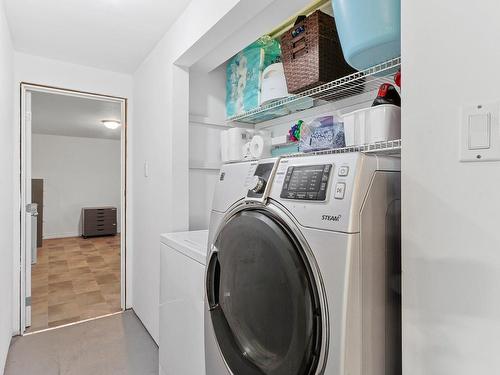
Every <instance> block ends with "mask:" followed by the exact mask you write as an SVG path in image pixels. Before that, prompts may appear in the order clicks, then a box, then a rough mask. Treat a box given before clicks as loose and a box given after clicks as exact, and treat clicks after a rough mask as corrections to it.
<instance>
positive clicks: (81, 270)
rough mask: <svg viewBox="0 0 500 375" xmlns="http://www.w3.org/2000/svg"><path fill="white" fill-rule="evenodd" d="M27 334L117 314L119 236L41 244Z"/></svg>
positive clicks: (70, 239) (118, 296)
mask: <svg viewBox="0 0 500 375" xmlns="http://www.w3.org/2000/svg"><path fill="white" fill-rule="evenodd" d="M31 275H32V280H31V294H32V313H31V315H32V321H31V327H30V328H29V330H28V332H33V331H39V330H42V329H46V328H50V327H57V326H60V325H63V324H68V323H72V322H77V321H80V320H85V319H89V318H95V317H98V316H102V315H106V314H109V313H113V312H117V311H120V309H121V307H120V236H119V235H117V236H111V237H95V238H88V239H83V238H81V237H72V238H61V239H51V240H44V241H43V247H41V248H39V249H38V261H37V263H36V264H35V265H33V266H32V272H31Z"/></svg>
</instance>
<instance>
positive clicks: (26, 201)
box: [21, 91, 38, 329]
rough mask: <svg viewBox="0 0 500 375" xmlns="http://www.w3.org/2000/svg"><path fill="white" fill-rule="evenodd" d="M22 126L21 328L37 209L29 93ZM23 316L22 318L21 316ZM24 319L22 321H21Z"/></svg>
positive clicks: (27, 317) (27, 321)
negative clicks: (32, 176) (33, 182)
mask: <svg viewBox="0 0 500 375" xmlns="http://www.w3.org/2000/svg"><path fill="white" fill-rule="evenodd" d="M24 95H25V97H24V108H23V116H24V121H23V126H22V131H23V134H22V148H23V150H22V158H23V160H22V171H23V173H22V184H23V187H22V190H23V192H22V203H23V204H22V206H21V209H22V210H23V211H24V214H22V215H21V217H22V223H21V224H22V232H23V234H22V239H23V246H22V251H23V255H24V256H23V257H21V258H24V259H23V260H22V262H21V267H22V268H23V273H24V277H22V279H24V280H23V281H24V283H22V284H24V285H21V287H22V288H23V289H24V293H21V324H22V328H23V329H24V328H26V327H29V326H31V260H32V252H33V246H35V247H36V238H33V221H34V219H35V218H36V215H37V214H38V213H37V208H36V205H35V204H33V203H32V201H31V92H30V91H25V93H24ZM23 315H24V316H23ZM23 318H24V319H23Z"/></svg>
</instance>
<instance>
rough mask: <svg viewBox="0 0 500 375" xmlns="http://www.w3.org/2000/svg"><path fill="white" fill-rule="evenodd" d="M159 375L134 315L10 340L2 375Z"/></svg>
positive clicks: (153, 348) (153, 354) (153, 353)
mask: <svg viewBox="0 0 500 375" xmlns="http://www.w3.org/2000/svg"><path fill="white" fill-rule="evenodd" d="M150 374H154V375H157V374H158V347H157V346H156V344H155V342H154V341H153V339H152V338H151V337H150V336H149V334H148V333H147V331H146V330H145V328H144V327H143V326H142V324H141V322H140V321H139V319H138V318H137V316H136V315H135V314H134V313H133V312H132V311H126V312H124V313H123V314H117V315H113V316H110V317H106V318H101V319H97V320H93V321H90V322H85V323H81V324H77V325H73V326H69V327H63V328H59V329H56V330H52V331H47V332H41V333H37V334H34V335H29V336H24V337H15V338H13V340H12V343H11V346H10V350H9V355H8V357H7V364H6V367H5V373H4V375H150Z"/></svg>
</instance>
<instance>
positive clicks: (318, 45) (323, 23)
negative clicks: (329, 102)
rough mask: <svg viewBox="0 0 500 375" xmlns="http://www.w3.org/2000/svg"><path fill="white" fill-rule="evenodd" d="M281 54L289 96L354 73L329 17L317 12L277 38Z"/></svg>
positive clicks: (332, 21)
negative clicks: (346, 60) (346, 59)
mask: <svg viewBox="0 0 500 375" xmlns="http://www.w3.org/2000/svg"><path fill="white" fill-rule="evenodd" d="M281 51H282V60H283V66H284V68H285V77H286V83H287V86H288V92H289V93H292V94H298V93H300V92H302V91H304V90H308V89H311V88H313V87H316V86H320V85H322V84H324V83H327V82H330V81H334V80H335V79H338V78H340V77H343V76H346V75H349V74H352V73H354V72H355V70H354V69H353V68H351V67H350V66H349V65H348V64H347V63H346V62H345V60H344V55H343V54H342V48H341V46H340V42H339V37H338V34H337V28H336V27H335V21H334V19H333V17H331V16H329V15H328V14H325V13H323V12H321V11H319V10H317V11H316V12H314V13H313V14H311V15H310V16H309V17H306V18H305V19H303V20H301V21H300V22H297V23H296V24H295V26H294V27H293V28H292V29H290V30H288V31H287V32H285V33H284V34H283V35H282V36H281ZM325 99H328V98H325Z"/></svg>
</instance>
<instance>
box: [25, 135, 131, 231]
mask: <svg viewBox="0 0 500 375" xmlns="http://www.w3.org/2000/svg"><path fill="white" fill-rule="evenodd" d="M31 144H32V153H31V154H32V165H31V168H32V172H31V173H32V177H33V178H41V179H43V180H44V181H43V182H44V187H43V195H44V200H43V202H44V209H43V238H44V239H48V238H63V237H75V236H80V235H81V234H82V222H81V213H82V208H83V207H96V206H114V207H116V208H117V216H118V218H117V231H118V233H120V199H121V186H120V185H121V143H120V140H116V139H98V138H84V137H66V136H59V135H48V134H33V136H32V138H31Z"/></svg>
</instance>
